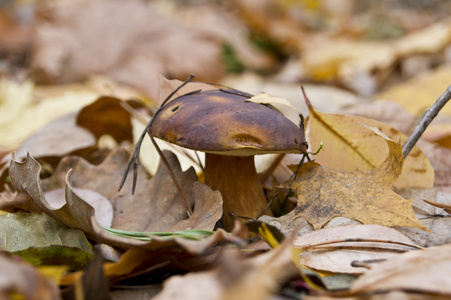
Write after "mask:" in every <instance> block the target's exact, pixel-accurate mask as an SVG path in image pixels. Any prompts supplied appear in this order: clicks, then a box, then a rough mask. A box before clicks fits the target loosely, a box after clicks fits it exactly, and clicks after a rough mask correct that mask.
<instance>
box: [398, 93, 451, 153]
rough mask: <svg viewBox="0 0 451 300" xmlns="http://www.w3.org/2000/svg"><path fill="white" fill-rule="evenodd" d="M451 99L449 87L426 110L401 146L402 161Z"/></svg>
mask: <svg viewBox="0 0 451 300" xmlns="http://www.w3.org/2000/svg"><path fill="white" fill-rule="evenodd" d="M450 99H451V85H450V86H449V87H448V88H447V89H446V90H445V91H444V92H443V94H442V95H441V96H440V97H439V98H438V99H437V101H435V103H434V104H432V106H431V107H430V108H429V109H427V110H426V112H425V113H424V115H423V118H421V120H420V123H418V125H417V127H416V128H415V130H414V131H413V132H412V134H411V135H410V136H409V138H408V139H407V141H406V143H405V144H404V146H402V155H403V157H404V159H405V158H406V157H407V155H409V153H410V150H412V148H413V146H415V144H416V143H417V142H418V140H419V139H420V137H421V135H422V134H423V133H424V131H425V130H426V128H427V127H428V126H429V124H430V123H431V122H432V120H434V118H435V117H436V116H437V114H438V113H439V111H440V110H441V109H442V108H443V106H445V104H446V103H447V102H448V101H449V100H450Z"/></svg>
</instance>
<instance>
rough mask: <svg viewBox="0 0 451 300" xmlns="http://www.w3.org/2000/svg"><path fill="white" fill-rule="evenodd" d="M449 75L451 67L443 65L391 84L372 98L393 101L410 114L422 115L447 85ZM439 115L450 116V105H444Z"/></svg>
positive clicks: (450, 74)
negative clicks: (393, 84)
mask: <svg viewBox="0 0 451 300" xmlns="http://www.w3.org/2000/svg"><path fill="white" fill-rule="evenodd" d="M450 76H451V67H449V66H443V67H441V68H438V69H436V70H432V71H429V72H426V73H423V74H419V75H418V76H415V77H414V78H412V79H410V80H407V81H405V82H402V83H400V84H397V85H395V86H392V87H390V88H388V89H387V90H385V91H383V92H381V93H379V94H377V95H376V96H375V97H374V99H380V100H391V101H394V102H396V103H398V104H400V105H401V106H402V107H404V108H405V109H406V110H407V111H409V112H410V113H411V114H413V115H418V116H422V115H423V114H424V112H425V111H426V109H427V108H429V107H431V105H432V104H433V103H434V102H435V101H436V100H437V99H438V97H439V96H440V95H441V94H442V93H443V92H444V91H445V89H446V88H447V87H448V86H449V84H450V82H449V78H450ZM440 115H442V116H443V115H444V116H450V115H451V106H450V105H445V106H444V107H443V108H442V109H441V110H440Z"/></svg>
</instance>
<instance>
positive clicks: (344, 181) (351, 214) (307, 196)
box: [283, 127, 427, 231]
mask: <svg viewBox="0 0 451 300" xmlns="http://www.w3.org/2000/svg"><path fill="white" fill-rule="evenodd" d="M362 128H365V127H362ZM372 129H373V128H372ZM365 130H367V131H370V130H368V129H367V128H365ZM373 130H376V131H377V129H373ZM375 134H376V135H377V134H378V133H375ZM377 136H378V137H379V139H380V136H379V135H377ZM385 140H386V142H387V144H388V146H389V155H388V156H387V159H386V160H385V161H384V162H383V163H382V164H381V165H380V166H379V167H377V168H375V169H373V170H370V171H368V172H361V171H356V172H347V173H345V172H340V171H335V170H331V169H328V168H325V167H321V166H320V165H319V164H318V163H315V162H308V163H306V164H304V165H303V166H302V167H301V168H300V170H299V173H298V178H297V179H295V180H294V181H292V182H288V183H285V184H284V185H283V187H289V188H292V189H294V190H296V191H297V194H298V204H297V207H296V213H297V215H298V216H304V217H305V218H306V219H307V220H308V221H309V223H310V224H312V226H313V227H314V228H315V229H319V228H321V227H322V226H324V225H325V224H326V223H327V222H329V221H330V220H331V219H333V218H334V217H346V218H350V219H354V220H357V221H359V222H362V223H363V224H379V225H384V226H409V227H416V228H420V229H422V230H425V231H427V228H426V227H425V226H424V225H423V224H422V223H421V222H420V221H419V220H418V219H417V218H416V216H415V213H414V212H413V209H412V206H411V205H410V203H411V201H410V200H406V199H404V198H402V197H401V196H399V195H398V194H396V193H395V192H393V191H392V190H391V188H390V186H391V185H392V184H393V182H394V181H395V180H396V179H397V178H398V177H399V175H400V174H401V170H402V164H403V158H402V150H401V146H400V145H399V144H398V143H396V142H394V141H392V140H390V139H388V138H387V137H385Z"/></svg>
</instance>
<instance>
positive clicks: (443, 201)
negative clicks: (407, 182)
mask: <svg viewBox="0 0 451 300" xmlns="http://www.w3.org/2000/svg"><path fill="white" fill-rule="evenodd" d="M397 193H398V194H400V195H401V196H402V197H404V198H407V199H413V201H412V207H413V210H414V212H415V214H416V216H417V218H418V219H420V220H421V223H423V224H424V226H426V227H427V228H428V229H429V231H430V232H425V231H421V230H418V229H416V228H410V227H402V228H398V230H399V231H401V232H402V233H403V234H405V235H407V236H408V237H409V238H411V239H412V240H413V241H414V242H415V243H417V244H418V245H421V246H424V247H430V246H438V245H443V244H447V243H450V242H451V218H450V217H449V215H448V213H447V212H446V210H445V209H446V207H447V206H449V205H451V197H450V196H451V195H450V194H448V193H444V192H441V191H437V190H435V189H402V190H399V191H397ZM426 199H427V200H426ZM425 200H426V201H425ZM427 201H429V202H430V203H437V206H435V205H431V204H428V203H427ZM440 206H443V207H440Z"/></svg>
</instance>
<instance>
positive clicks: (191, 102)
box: [151, 90, 307, 156]
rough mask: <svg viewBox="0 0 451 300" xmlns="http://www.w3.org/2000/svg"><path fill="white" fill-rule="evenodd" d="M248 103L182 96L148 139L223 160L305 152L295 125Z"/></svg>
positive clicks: (204, 94) (221, 95)
mask: <svg viewBox="0 0 451 300" xmlns="http://www.w3.org/2000/svg"><path fill="white" fill-rule="evenodd" d="M248 99H249V96H248V95H245V94H239V93H234V92H227V91H223V90H207V91H200V92H196V93H190V94H187V95H183V96H180V97H178V98H176V99H174V100H172V101H171V102H169V103H168V104H166V106H164V107H163V109H162V110H161V111H160V113H159V114H158V115H157V116H156V117H155V119H154V122H153V125H152V128H151V133H152V135H153V136H154V137H157V138H160V139H163V140H165V141H168V142H170V143H174V144H176V145H179V146H181V147H185V148H189V149H193V150H198V151H204V152H210V153H218V154H224V155H236V156H247V155H255V154H267V153H282V152H283V153H305V152H306V150H307V147H306V145H305V137H304V132H302V131H301V130H300V129H299V127H298V126H296V124H294V123H293V122H291V121H290V120H288V119H287V118H285V117H284V116H283V115H282V114H281V113H279V112H278V111H276V110H274V109H272V108H270V107H268V106H265V105H262V104H258V103H253V102H246V100H248Z"/></svg>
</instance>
